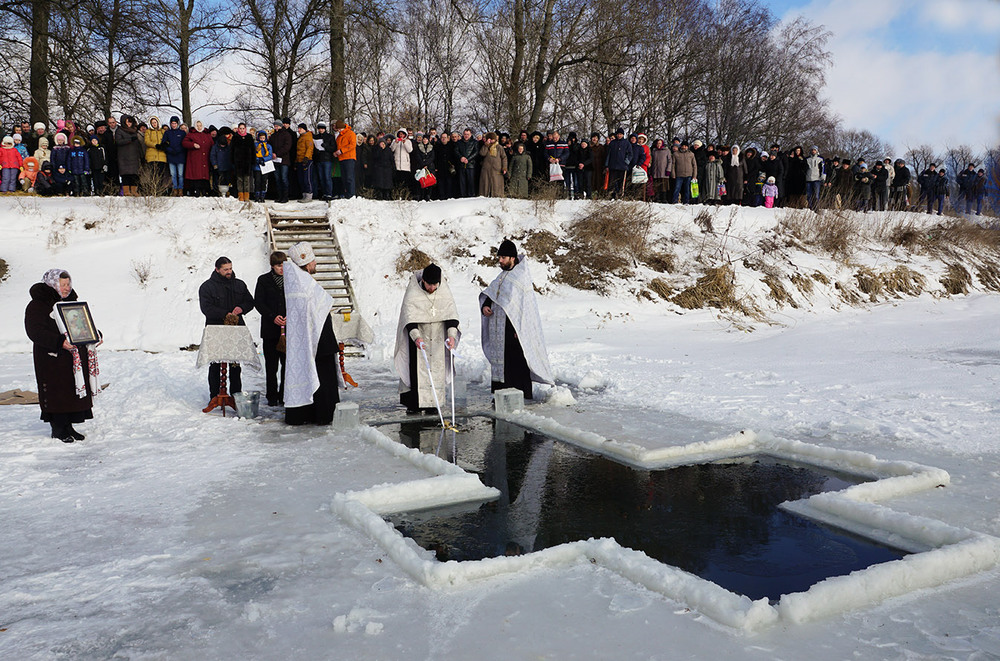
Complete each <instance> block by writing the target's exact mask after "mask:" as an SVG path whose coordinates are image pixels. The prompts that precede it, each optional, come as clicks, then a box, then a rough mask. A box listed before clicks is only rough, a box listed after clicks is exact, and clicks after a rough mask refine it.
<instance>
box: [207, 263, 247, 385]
mask: <svg viewBox="0 0 1000 661" xmlns="http://www.w3.org/2000/svg"><path fill="white" fill-rule="evenodd" d="M198 301H199V303H200V304H201V312H202V314H204V315H205V325H206V326H210V325H222V324H226V321H227V318H228V319H229V322H230V323H229V324H228V325H239V326H245V325H246V324H245V323H244V321H243V315H245V314H246V313H247V312H250V310H253V296H251V295H250V290H249V289H247V286H246V283H244V282H243V281H242V280H240V279H238V278H237V277H236V275H235V274H234V273H233V262H232V260H230V259H229V258H228V257H220V258H218V259H217V260H215V271H214V272H212V275H211V276H209V278H208V280H206V281H205V282H204V283H202V285H201V288H200V289H198ZM229 315H233V316H232V317H230V316H229ZM234 321H235V323H233V322H234ZM219 371H220V367H219V363H212V364H211V365H209V367H208V392H209V399H212V398H214V397H215V396H216V395H218V394H219V385H220V382H221V377H220V376H219ZM229 384H230V388H229V392H230V394H232V393H234V392H241V391H242V390H243V381H242V380H241V379H240V366H239V365H237V364H235V363H233V364H230V365H229Z"/></svg>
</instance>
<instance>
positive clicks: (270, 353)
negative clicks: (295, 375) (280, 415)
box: [260, 337, 285, 406]
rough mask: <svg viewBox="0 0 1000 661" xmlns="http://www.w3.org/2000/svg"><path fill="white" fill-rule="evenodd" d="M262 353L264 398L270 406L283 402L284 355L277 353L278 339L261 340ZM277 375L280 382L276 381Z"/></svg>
mask: <svg viewBox="0 0 1000 661" xmlns="http://www.w3.org/2000/svg"><path fill="white" fill-rule="evenodd" d="M260 343H261V349H262V350H263V352H264V383H265V384H266V385H265V390H264V396H265V397H267V403H268V404H269V405H271V406H275V405H277V404H281V403H284V401H285V354H284V353H282V352H281V351H278V349H277V347H278V338H277V337H275V338H261V341H260ZM279 373H280V375H281V380H280V381H279V380H278V376H279Z"/></svg>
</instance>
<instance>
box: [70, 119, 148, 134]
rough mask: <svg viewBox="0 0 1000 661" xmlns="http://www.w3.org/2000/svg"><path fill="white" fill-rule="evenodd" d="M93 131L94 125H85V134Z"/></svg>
mask: <svg viewBox="0 0 1000 661" xmlns="http://www.w3.org/2000/svg"><path fill="white" fill-rule="evenodd" d="M156 121H160V120H156ZM93 131H94V125H93V124H87V133H92V132H93Z"/></svg>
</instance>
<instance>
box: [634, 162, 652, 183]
mask: <svg viewBox="0 0 1000 661" xmlns="http://www.w3.org/2000/svg"><path fill="white" fill-rule="evenodd" d="M647 181H649V175H648V174H646V171H645V170H643V169H642V168H641V167H639V166H638V165H637V166H635V167H634V168H632V183H633V184H644V183H646V182H647Z"/></svg>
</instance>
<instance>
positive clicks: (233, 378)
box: [208, 363, 243, 399]
mask: <svg viewBox="0 0 1000 661" xmlns="http://www.w3.org/2000/svg"><path fill="white" fill-rule="evenodd" d="M221 368H222V365H221V364H219V363H212V364H211V365H209V366H208V398H209V399H211V398H213V397H215V396H216V395H218V394H219V384H220V383H221V382H222V376H221V374H220V370H221ZM228 381H229V387H228V388H227V390H228V391H229V394H233V393H234V392H243V379H242V378H241V373H240V366H239V365H238V364H236V363H229V371H228Z"/></svg>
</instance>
